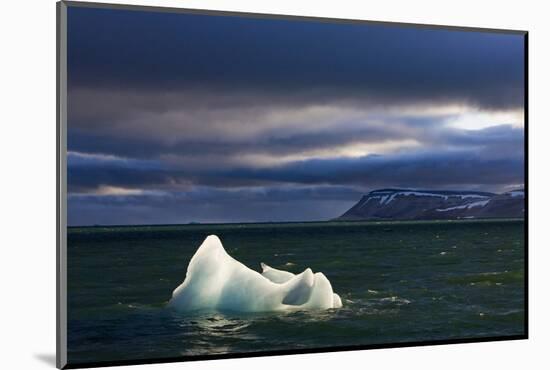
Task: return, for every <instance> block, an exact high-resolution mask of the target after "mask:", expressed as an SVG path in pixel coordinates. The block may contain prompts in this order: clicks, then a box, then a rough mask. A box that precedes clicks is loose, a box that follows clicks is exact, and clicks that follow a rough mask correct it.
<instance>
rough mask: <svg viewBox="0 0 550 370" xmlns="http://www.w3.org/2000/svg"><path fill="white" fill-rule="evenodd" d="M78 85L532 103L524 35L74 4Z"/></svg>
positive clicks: (72, 49)
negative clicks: (526, 86) (526, 90)
mask: <svg viewBox="0 0 550 370" xmlns="http://www.w3.org/2000/svg"><path fill="white" fill-rule="evenodd" d="M68 26H69V30H70V32H69V36H68V37H69V38H68V42H69V45H68V63H69V72H70V75H69V84H70V86H92V87H101V86H107V87H109V88H128V87H130V88H141V89H145V90H149V89H156V90H159V89H160V90H174V89H175V90H177V89H181V88H182V87H192V88H197V87H198V88H204V87H206V88H209V89H212V88H216V89H228V88H230V89H244V90H247V89H248V90H253V91H257V90H258V89H261V90H263V91H265V90H269V91H271V92H272V93H274V94H276V93H279V94H281V93H282V94H286V93H287V92H288V91H289V90H294V91H295V92H296V91H300V92H308V91H311V90H315V89H323V88H325V89H326V88H329V90H330V91H329V92H328V93H330V94H331V95H346V96H357V95H365V94H367V95H371V96H375V97H376V98H377V99H382V100H384V101H393V100H395V99H407V98H411V97H413V96H414V97H416V98H417V99H418V98H424V99H434V98H435V99H438V100H441V99H449V100H457V101H465V102H468V103H470V104H475V105H479V106H482V107H495V108H503V107H510V106H512V107H516V108H517V107H521V106H522V105H523V78H524V75H523V36H522V35H511V34H494V33H493V34H491V33H479V32H463V31H456V30H453V31H450V30H441V29H419V28H409V27H400V26H381V25H368V24H331V23H321V22H311V21H303V20H275V19H251V18H243V17H235V16H233V17H228V16H204V15H186V14H170V13H154V12H138V11H124V10H109V9H89V8H69V25H68Z"/></svg>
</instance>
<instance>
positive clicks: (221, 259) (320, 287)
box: [168, 235, 342, 312]
mask: <svg viewBox="0 0 550 370" xmlns="http://www.w3.org/2000/svg"><path fill="white" fill-rule="evenodd" d="M262 270H263V273H262V274H260V273H258V272H256V271H254V270H251V269H249V268H248V267H246V266H245V265H243V264H242V263H240V262H239V261H237V260H235V259H234V258H232V257H231V256H230V255H229V254H227V252H226V251H225V249H224V248H223V246H222V243H221V241H220V239H219V238H218V237H217V236H215V235H210V236H209V237H207V238H206V239H205V240H204V242H203V243H202V245H201V246H200V247H199V249H198V250H197V251H196V252H195V255H194V256H193V257H192V258H191V261H190V262H189V266H188V267H187V275H186V277H185V280H184V282H183V283H182V284H181V285H180V286H178V287H177V288H176V289H175V290H174V292H173V293H172V299H170V301H169V302H168V306H169V307H172V308H174V309H176V310H178V311H190V310H198V309H220V310H231V311H241V312H265V311H281V310H306V309H307V310H315V309H329V308H340V307H342V301H341V299H340V297H339V296H338V295H337V294H335V293H334V292H333V291H332V286H331V285H330V282H329V281H328V279H327V278H326V277H325V275H323V274H322V273H320V272H317V273H315V274H314V273H313V271H311V269H309V268H307V269H306V270H304V272H302V273H300V274H297V275H295V274H293V273H290V272H288V271H282V270H277V269H274V268H272V267H269V266H267V265H266V264H264V263H262Z"/></svg>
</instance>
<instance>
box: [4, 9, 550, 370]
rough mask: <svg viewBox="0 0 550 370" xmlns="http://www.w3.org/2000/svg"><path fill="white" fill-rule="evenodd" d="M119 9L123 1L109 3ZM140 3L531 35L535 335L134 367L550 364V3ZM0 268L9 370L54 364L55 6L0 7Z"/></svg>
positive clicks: (230, 369)
mask: <svg viewBox="0 0 550 370" xmlns="http://www.w3.org/2000/svg"><path fill="white" fill-rule="evenodd" d="M111 2H113V3H121V2H120V1H116V0H111ZM128 2H132V3H133V4H142V5H157V6H173V7H187V8H202V9H215V10H234V11H246V12H261V13H278V14H296V15H307V16H322V17H335V18H354V19H370V20H382V21H401V22H414V23H431V24H447V25H459V26H475V27H491V28H512V29H524V30H529V31H530V35H529V41H530V45H529V46H530V53H529V54H530V55H529V59H530V60H529V73H530V79H529V82H530V89H529V97H530V101H529V103H530V104H529V111H530V119H529V131H530V135H529V144H530V145H529V146H530V147H529V154H530V177H529V190H530V202H529V206H530V213H529V217H530V228H529V229H530V230H529V231H530V243H529V260H530V274H529V282H530V305H529V306H530V310H529V311H530V312H529V315H530V339H529V340H527V341H525V340H524V341H512V342H496V343H481V344H461V345H445V346H434V347H418V348H401V349H385V350H370V351H356V352H347V353H329V354H316V355H298V356H280V357H263V358H249V359H236V360H222V361H206V362H192V363H175V364H162V365H143V366H139V367H133V368H135V369H176V368H177V369H217V370H233V369H239V370H241V369H258V368H262V370H263V369H268V370H269V369H279V368H281V367H284V368H304V367H305V368H310V369H312V368H320V369H329V368H340V369H342V368H344V367H350V368H367V369H368V368H370V369H375V368H413V369H414V368H422V369H465V368H466V369H468V368H476V369H478V368H480V369H484V368H485V369H495V368H498V369H518V368H520V367H523V366H525V367H526V368H542V367H546V368H548V367H547V366H548V363H549V362H550V361H548V356H545V351H546V352H548V351H549V350H550V333H549V331H550V326H549V319H548V317H549V315H550V305H549V298H548V297H549V295H550V292H549V290H548V288H547V283H549V282H550V281H549V273H548V270H549V269H550V268H549V267H548V266H547V265H548V263H549V261H550V253H549V250H550V244H549V243H548V237H547V236H546V235H548V231H547V230H545V226H546V223H547V222H546V220H547V217H548V216H549V213H548V211H547V210H549V209H550V205H549V204H548V203H549V199H550V197H549V196H548V195H547V192H546V190H547V189H548V186H549V183H548V179H549V175H548V172H549V171H550V168H549V167H550V166H549V165H548V162H547V160H548V157H547V155H548V154H549V151H548V150H547V148H548V144H547V141H548V139H549V138H550V137H549V134H550V130H549V124H550V122H549V115H548V113H547V112H548V109H549V108H550V94H549V92H548V87H549V86H550V81H549V72H550V54H549V52H550V47H549V45H550V38H549V28H550V27H549V24H550V22H549V21H548V20H547V19H548V15H549V12H548V10H547V9H545V8H544V5H545V2H544V1H518V0H516V1H514V2H509V1H505V0H497V1H488V0H483V1H479V0H477V1H469V0H468V1H467V0H454V1H437V0H435V1H424V0H413V1H410V0H409V1H407V0H403V1H390V0H386V1H372V2H367V1H348V0H338V1H327V2H321V1H319V0H317V1H305V0H289V1H287V0H271V1H252V0H248V1H247V0H231V1H227V0H226V1H214V0H202V1H198V0H197V1H183V0H180V1H176V0H172V1H145V0H142V1H135V0H133V1H132V0H128ZM0 27H1V28H2V29H1V32H0V38H1V39H0V40H1V44H0V46H1V48H0V51H1V54H0V55H1V56H0V63H1V66H2V68H1V73H2V75H1V76H2V78H1V79H0V91H1V93H2V100H1V101H2V105H1V110H0V122H1V126H0V128H1V131H0V133H1V135H0V140H1V144H0V158H1V161H2V162H1V167H0V169H1V172H0V174H1V175H0V179H1V181H0V184H1V192H0V196H1V197H2V198H1V201H0V221H1V223H0V225H2V229H1V231H0V235H1V237H0V247H1V251H2V258H1V259H0V263H1V265H0V273H1V274H2V275H1V281H2V290H1V292H0V294H1V297H2V300H1V301H0V309H1V310H2V313H1V315H0V318H1V320H2V322H1V326H0V332H1V335H2V347H1V348H2V352H1V354H0V363H1V365H0V366H1V367H2V368H24V369H35V368H53V366H54V357H55V248H56V245H55V182H56V175H55V135H56V133H55V65H56V64H55V2H54V1H53V0H36V1H31V0H24V1H15V0H12V1H9V2H8V1H5V2H3V3H2V22H0Z"/></svg>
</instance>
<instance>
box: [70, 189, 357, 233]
mask: <svg viewBox="0 0 550 370" xmlns="http://www.w3.org/2000/svg"><path fill="white" fill-rule="evenodd" d="M361 195H362V192H361V191H360V190H359V189H356V188H353V187H339V186H336V187H334V186H331V187H323V186H313V187H265V188H254V189H241V190H220V189H216V188H206V187H199V188H196V189H194V190H192V191H189V192H171V193H164V194H159V195H154V196H151V195H130V196H95V195H72V196H70V198H69V204H68V206H69V208H68V213H69V224H70V225H90V224H99V223H100V224H128V223H130V224H143V223H146V224H147V223H149V224H159V223H161V224H162V223H165V224H167V223H187V222H193V221H199V222H227V221H231V222H253V221H254V222H267V221H286V222H288V221H316V220H317V221H318V220H326V219H330V218H333V217H335V215H339V214H341V213H343V212H345V211H346V210H347V209H349V207H351V206H352V205H353V204H354V203H355V202H356V201H357V199H358V198H360V197H361ZM289 208H292V209H294V211H293V212H292V213H289V211H288V210H289ZM98 216H100V217H98Z"/></svg>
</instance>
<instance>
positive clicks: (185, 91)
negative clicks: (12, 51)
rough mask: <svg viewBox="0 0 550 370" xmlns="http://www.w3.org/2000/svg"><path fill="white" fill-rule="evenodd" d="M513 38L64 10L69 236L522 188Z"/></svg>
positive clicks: (520, 79)
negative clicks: (383, 193) (391, 195)
mask: <svg viewBox="0 0 550 370" xmlns="http://www.w3.org/2000/svg"><path fill="white" fill-rule="evenodd" d="M523 47H524V44H523V36H522V35H520V34H512V33H480V32H465V31H457V30H441V29H426V28H412V27H404V26H387V25H375V24H369V25H367V24H344V23H324V22H312V21H305V20H281V19H252V18H248V17H236V16H231V17H230V16H204V15H190V14H171V13H160V12H159V13H155V12H141V11H139V12H138V11H129V10H107V9H90V8H77V7H69V10H68V104H69V112H68V189H69V200H68V213H69V214H68V216H69V217H68V221H69V224H70V225H93V224H158V223H187V222H193V221H194V222H254V221H300V220H324V219H330V218H333V217H337V216H339V215H340V214H342V213H343V212H344V211H346V210H347V209H348V208H349V207H351V206H352V205H353V204H354V203H355V202H356V201H357V200H358V199H359V198H360V197H361V195H362V194H364V193H365V192H368V191H370V190H374V189H377V188H384V187H406V188H418V189H456V190H466V189H471V190H484V191H494V192H500V191H505V190H507V189H511V188H517V187H521V186H523V181H524V180H523V161H524V158H523V149H524V148H523V140H524V119H523V115H524V111H523V106H524V101H523V92H524V90H523V87H524V74H523V69H524V65H523V63H524V55H523V50H524V49H523Z"/></svg>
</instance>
